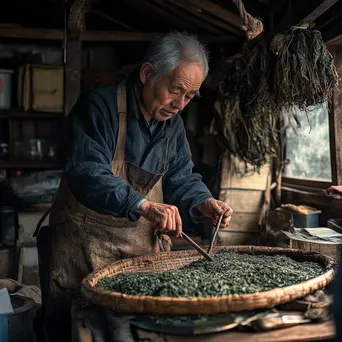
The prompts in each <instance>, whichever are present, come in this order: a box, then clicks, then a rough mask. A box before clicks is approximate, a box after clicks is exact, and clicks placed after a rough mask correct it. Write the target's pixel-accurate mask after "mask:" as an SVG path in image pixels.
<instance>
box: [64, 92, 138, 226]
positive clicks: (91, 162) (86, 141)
mask: <svg viewBox="0 0 342 342" xmlns="http://www.w3.org/2000/svg"><path fill="white" fill-rule="evenodd" d="M117 129H118V122H117V120H116V118H113V117H112V115H111V113H110V112H109V109H108V104H107V103H105V101H103V100H102V98H101V97H100V96H99V95H97V94H96V93H94V92H89V93H87V94H85V95H83V96H82V97H80V99H79V100H78V102H77V103H76V105H75V107H74V108H73V110H72V112H71V114H70V117H69V124H68V130H67V137H66V145H65V148H64V172H65V175H66V180H67V183H68V185H69V188H70V190H71V192H72V193H73V195H74V196H75V198H76V200H77V201H79V202H80V203H81V204H83V205H84V206H86V207H89V208H91V209H93V210H95V211H96V212H99V213H103V214H111V215H114V216H116V217H122V218H127V219H129V220H130V221H136V220H137V219H138V218H139V216H138V215H137V213H136V208H137V206H138V204H139V203H140V202H141V201H142V200H143V197H142V196H141V195H140V194H139V193H138V192H136V191H135V190H134V189H132V188H131V187H130V186H129V185H127V184H126V183H125V182H124V181H123V179H122V178H121V177H118V176H117V175H114V174H113V172H112V169H111V161H112V158H113V151H114V150H115V143H116V138H115V136H116V134H117Z"/></svg>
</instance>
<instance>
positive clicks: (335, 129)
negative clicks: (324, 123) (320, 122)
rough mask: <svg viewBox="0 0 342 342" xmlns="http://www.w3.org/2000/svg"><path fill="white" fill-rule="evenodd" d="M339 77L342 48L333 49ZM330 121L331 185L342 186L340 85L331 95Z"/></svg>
mask: <svg viewBox="0 0 342 342" xmlns="http://www.w3.org/2000/svg"><path fill="white" fill-rule="evenodd" d="M333 56H334V59H335V65H336V68H337V72H338V74H339V77H340V78H342V46H334V47H333ZM329 112H330V113H329V121H330V150H331V165H332V181H333V185H342V84H340V85H339V87H338V89H336V90H335V91H334V93H333V101H332V106H331V110H330V111H329Z"/></svg>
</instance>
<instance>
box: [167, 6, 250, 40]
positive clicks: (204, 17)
mask: <svg viewBox="0 0 342 342" xmlns="http://www.w3.org/2000/svg"><path fill="white" fill-rule="evenodd" d="M168 1H169V2H171V3H172V4H174V5H175V6H178V7H179V8H181V9H183V10H185V11H187V12H189V13H191V14H192V15H194V16H196V17H198V18H200V19H201V20H204V21H206V22H207V23H209V24H211V25H213V26H215V27H219V28H221V29H223V30H225V31H227V32H230V33H233V34H236V35H237V36H243V35H244V33H243V31H242V30H241V29H238V28H236V27H234V26H232V25H230V24H228V23H227V22H226V21H222V20H221V19H218V18H216V17H214V18H213V17H212V16H208V15H206V14H205V13H203V11H202V9H200V8H198V7H197V6H196V7H195V6H193V5H192V4H190V3H189V2H187V1H178V0H168Z"/></svg>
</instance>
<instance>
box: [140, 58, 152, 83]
mask: <svg viewBox="0 0 342 342" xmlns="http://www.w3.org/2000/svg"><path fill="white" fill-rule="evenodd" d="M152 74H153V66H152V64H151V63H149V62H145V63H143V64H142V65H141V67H140V81H141V83H142V84H146V82H147V81H148V80H149V79H150V78H151V76H152Z"/></svg>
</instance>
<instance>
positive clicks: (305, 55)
mask: <svg viewBox="0 0 342 342" xmlns="http://www.w3.org/2000/svg"><path fill="white" fill-rule="evenodd" d="M233 2H235V3H236V5H237V7H238V10H239V12H240V15H241V17H242V18H243V21H244V23H245V30H248V31H247V36H248V38H249V41H248V42H247V43H246V44H245V45H244V48H243V53H242V57H240V58H238V59H236V60H235V61H234V62H233V63H232V65H231V66H230V68H228V70H226V77H225V78H224V79H223V80H222V82H220V83H219V86H218V101H219V102H220V103H221V106H220V109H219V110H217V108H216V110H217V111H218V114H219V120H218V123H219V125H218V127H217V128H218V130H219V131H220V137H219V141H220V143H221V146H222V147H223V148H225V149H227V150H228V151H230V152H231V153H232V154H234V155H235V156H238V157H239V158H240V159H242V160H243V161H245V163H249V164H251V165H253V166H255V167H256V168H259V167H260V166H261V165H263V164H265V163H267V162H268V160H269V157H270V156H273V154H274V152H275V150H276V149H277V145H278V140H277V139H276V138H275V137H276V134H277V132H276V131H275V128H274V127H275V125H274V123H275V122H276V120H278V118H279V116H280V113H281V111H282V109H284V108H285V109H286V110H288V109H291V108H292V107H293V106H298V107H299V108H300V109H305V110H306V108H307V107H308V106H311V105H317V104H321V103H323V102H325V101H328V100H329V97H330V95H331V93H332V91H333V89H334V88H335V87H336V86H337V84H338V75H337V71H336V68H335V65H334V61H333V57H332V55H331V54H330V53H329V51H328V50H327V48H326V46H325V44H324V41H323V39H322V36H321V33H320V32H319V31H317V30H312V29H310V28H309V27H308V25H306V26H305V25H304V26H298V27H292V28H291V30H290V31H289V32H286V33H284V34H278V35H276V36H275V37H273V39H272V40H271V41H267V39H266V38H265V35H261V34H260V33H261V31H262V25H261V23H260V21H258V20H257V19H254V18H253V17H252V16H250V15H249V14H248V13H247V12H246V10H245V8H244V6H243V3H242V0H233ZM216 107H217V106H216ZM225 111H227V112H226V113H225ZM268 120H269V122H268Z"/></svg>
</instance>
